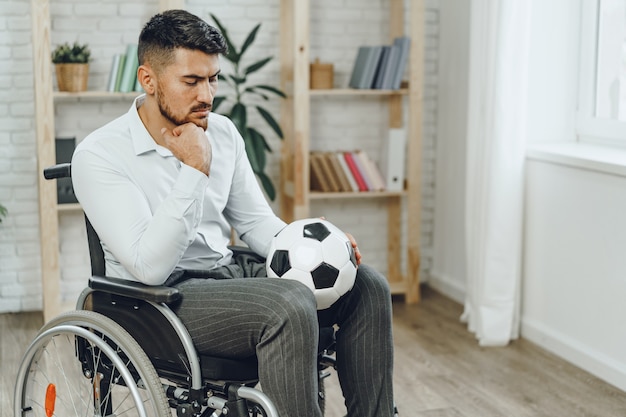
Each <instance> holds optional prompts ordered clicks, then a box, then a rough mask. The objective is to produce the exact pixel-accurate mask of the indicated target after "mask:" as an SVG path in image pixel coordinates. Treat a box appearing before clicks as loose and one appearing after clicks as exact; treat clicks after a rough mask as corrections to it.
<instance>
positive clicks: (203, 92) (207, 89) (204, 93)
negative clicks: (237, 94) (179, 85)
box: [198, 80, 215, 104]
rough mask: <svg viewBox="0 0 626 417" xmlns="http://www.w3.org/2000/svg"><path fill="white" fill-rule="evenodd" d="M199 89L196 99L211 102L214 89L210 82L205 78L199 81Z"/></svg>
mask: <svg viewBox="0 0 626 417" xmlns="http://www.w3.org/2000/svg"><path fill="white" fill-rule="evenodd" d="M200 84H201V85H200V87H199V91H198V101H199V102H201V103H209V104H211V103H213V96H214V95H215V91H214V90H213V87H212V86H211V83H210V82H209V81H208V80H207V81H204V82H202V83H200Z"/></svg>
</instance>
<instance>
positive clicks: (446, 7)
mask: <svg viewBox="0 0 626 417" xmlns="http://www.w3.org/2000/svg"><path fill="white" fill-rule="evenodd" d="M469 14H470V3H469V2H459V1H456V0H441V1H440V7H439V81H440V82H439V106H438V112H437V156H436V158H435V159H436V161H437V167H436V170H435V183H436V184H437V187H436V192H435V207H436V210H435V217H434V232H433V260H432V262H433V264H432V269H431V274H430V275H431V277H430V280H429V284H430V285H431V286H433V287H435V288H438V289H439V290H440V291H442V292H443V293H444V294H447V295H448V296H450V297H452V298H453V299H455V300H457V301H459V302H463V298H464V295H465V274H466V265H465V219H464V210H465V139H466V129H467V112H468V108H467V100H468V74H469V33H470V26H469Z"/></svg>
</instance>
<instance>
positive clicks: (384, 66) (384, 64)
mask: <svg viewBox="0 0 626 417" xmlns="http://www.w3.org/2000/svg"><path fill="white" fill-rule="evenodd" d="M390 53H391V45H383V47H382V50H381V52H380V59H379V60H378V65H377V66H376V73H375V75H374V83H373V84H372V88H376V89H381V88H383V80H384V78H385V72H386V71H388V67H389V55H390Z"/></svg>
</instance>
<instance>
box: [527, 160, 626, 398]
mask: <svg viewBox="0 0 626 417" xmlns="http://www.w3.org/2000/svg"><path fill="white" fill-rule="evenodd" d="M625 212H626V177H623V176H619V175H613V174H606V173H600V172H594V171H589V170H583V169H578V168H572V167H567V166H563V165H558V164H554V163H548V162H543V161H534V160H531V161H529V163H528V167H527V194H526V244H525V262H524V280H523V282H524V284H523V294H522V300H523V304H522V336H523V337H525V338H527V339H529V340H532V341H534V342H536V343H537V344H539V345H540V346H543V347H544V348H546V349H548V350H550V351H552V352H554V353H556V354H558V355H560V356H562V357H564V358H566V359H568V360H569V361H571V362H573V363H574V364H576V365H578V366H580V367H582V368H583V369H586V370H588V371H590V372H592V373H594V374H596V375H598V376H599V377H601V378H603V379H605V380H607V381H609V382H611V383H612V384H614V385H616V386H618V387H619V388H621V389H622V390H624V391H626V337H624V335H626V320H624V317H626V303H624V294H626V279H624V277H626V265H625V264H624V253H625V251H626V216H624V213H625Z"/></svg>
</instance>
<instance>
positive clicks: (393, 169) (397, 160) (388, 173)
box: [381, 128, 406, 191]
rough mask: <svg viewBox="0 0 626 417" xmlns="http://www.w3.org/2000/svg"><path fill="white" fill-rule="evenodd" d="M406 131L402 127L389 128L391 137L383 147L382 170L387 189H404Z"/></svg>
mask: <svg viewBox="0 0 626 417" xmlns="http://www.w3.org/2000/svg"><path fill="white" fill-rule="evenodd" d="M405 148H406V131H405V130H404V129H402V128H395V129H389V138H388V140H387V142H386V143H385V144H384V145H383V148H382V152H381V154H382V159H381V170H382V175H383V178H384V179H385V185H386V187H385V188H386V189H387V190H389V191H402V190H403V189H404V164H405V158H406V149H405Z"/></svg>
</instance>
